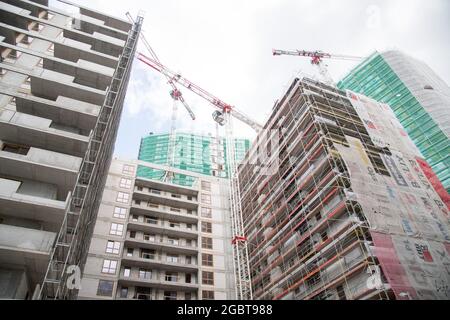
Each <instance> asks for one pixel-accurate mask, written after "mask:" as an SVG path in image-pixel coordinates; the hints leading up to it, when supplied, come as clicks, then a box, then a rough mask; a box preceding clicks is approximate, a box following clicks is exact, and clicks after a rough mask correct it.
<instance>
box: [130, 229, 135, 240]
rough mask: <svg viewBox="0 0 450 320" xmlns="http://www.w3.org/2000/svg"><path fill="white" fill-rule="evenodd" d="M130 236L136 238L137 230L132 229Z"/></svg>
mask: <svg viewBox="0 0 450 320" xmlns="http://www.w3.org/2000/svg"><path fill="white" fill-rule="evenodd" d="M130 238H131V239H134V238H136V231H130Z"/></svg>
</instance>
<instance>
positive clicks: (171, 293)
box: [164, 291, 177, 300]
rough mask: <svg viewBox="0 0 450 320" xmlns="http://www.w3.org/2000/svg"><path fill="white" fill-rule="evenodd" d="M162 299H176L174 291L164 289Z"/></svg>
mask: <svg viewBox="0 0 450 320" xmlns="http://www.w3.org/2000/svg"><path fill="white" fill-rule="evenodd" d="M164 300H177V292H176V291H164Z"/></svg>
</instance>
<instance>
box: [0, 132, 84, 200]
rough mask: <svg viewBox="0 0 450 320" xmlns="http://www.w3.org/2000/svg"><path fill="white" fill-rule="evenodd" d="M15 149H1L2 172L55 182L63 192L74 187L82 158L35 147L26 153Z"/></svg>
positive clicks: (6, 174)
mask: <svg viewBox="0 0 450 320" xmlns="http://www.w3.org/2000/svg"><path fill="white" fill-rule="evenodd" d="M0 145H1V140H0ZM6 146H8V145H5V147H6ZM5 150H8V149H5ZM15 150H16V149H12V150H11V151H2V150H1V149H0V174H2V175H5V176H15V177H18V178H23V179H28V180H36V181H40V182H44V183H49V184H53V185H56V186H57V187H58V190H60V192H61V193H62V194H67V193H68V192H69V191H70V190H72V189H73V186H74V185H75V181H76V178H77V174H78V170H79V168H80V165H81V158H78V157H74V156H69V155H66V154H62V153H57V152H52V151H48V150H43V149H38V148H33V147H31V148H29V149H28V150H26V151H24V152H26V154H23V153H22V154H19V153H16V151H15Z"/></svg>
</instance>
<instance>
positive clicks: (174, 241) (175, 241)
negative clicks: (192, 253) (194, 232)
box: [167, 238, 179, 246]
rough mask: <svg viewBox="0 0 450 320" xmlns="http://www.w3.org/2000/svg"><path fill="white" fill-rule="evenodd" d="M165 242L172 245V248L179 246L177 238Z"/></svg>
mask: <svg viewBox="0 0 450 320" xmlns="http://www.w3.org/2000/svg"><path fill="white" fill-rule="evenodd" d="M167 242H168V243H169V244H172V245H174V246H177V245H178V244H179V239H178V238H169V239H168V240H167Z"/></svg>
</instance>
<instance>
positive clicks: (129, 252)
mask: <svg viewBox="0 0 450 320" xmlns="http://www.w3.org/2000/svg"><path fill="white" fill-rule="evenodd" d="M132 256H133V248H128V249H127V257H132Z"/></svg>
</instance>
